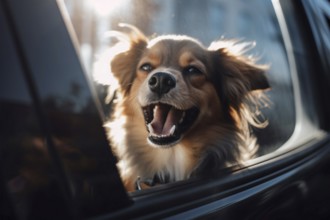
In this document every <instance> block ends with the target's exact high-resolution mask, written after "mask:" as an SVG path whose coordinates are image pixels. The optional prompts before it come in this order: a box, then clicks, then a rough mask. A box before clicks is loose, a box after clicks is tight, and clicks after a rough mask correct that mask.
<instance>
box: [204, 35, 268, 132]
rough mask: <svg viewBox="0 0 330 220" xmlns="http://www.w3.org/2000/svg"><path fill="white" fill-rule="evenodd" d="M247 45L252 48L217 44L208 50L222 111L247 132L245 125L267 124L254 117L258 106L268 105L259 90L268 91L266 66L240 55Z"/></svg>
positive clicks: (242, 44)
mask: <svg viewBox="0 0 330 220" xmlns="http://www.w3.org/2000/svg"><path fill="white" fill-rule="evenodd" d="M251 46H254V45H251V44H250V43H237V42H235V41H217V42H214V43H212V44H211V46H210V47H209V51H211V55H212V60H213V66H214V73H213V76H212V77H213V80H215V81H217V82H218V83H219V84H218V85H222V88H218V93H219V97H221V99H222V102H223V108H224V109H225V112H229V114H230V115H231V116H232V117H233V118H235V121H236V122H240V124H241V126H243V127H245V128H246V129H247V130H248V128H247V126H248V123H249V124H251V125H253V126H255V127H264V126H266V125H267V121H265V122H260V121H259V120H258V117H257V116H258V114H259V113H258V107H259V105H261V104H264V105H267V103H268V101H267V98H266V97H265V96H264V95H263V93H262V90H265V89H268V88H270V86H269V83H268V80H267V77H266V75H265V71H266V70H267V68H268V67H267V66H262V65H257V64H256V63H255V60H254V59H252V58H249V57H246V56H244V53H245V52H246V51H247V50H249V49H250V48H251ZM251 104H253V106H251ZM226 110H227V111H226Z"/></svg>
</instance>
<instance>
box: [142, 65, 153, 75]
mask: <svg viewBox="0 0 330 220" xmlns="http://www.w3.org/2000/svg"><path fill="white" fill-rule="evenodd" d="M153 69H154V68H153V66H152V65H151V64H150V63H145V64H142V65H141V66H140V70H142V71H144V72H147V73H149V72H151V71H152V70H153Z"/></svg>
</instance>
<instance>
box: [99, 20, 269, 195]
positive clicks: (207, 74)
mask: <svg viewBox="0 0 330 220" xmlns="http://www.w3.org/2000/svg"><path fill="white" fill-rule="evenodd" d="M121 26H123V27H125V28H127V29H128V30H129V31H127V32H118V31H112V32H111V34H110V35H111V36H114V37H116V38H117V39H118V44H117V45H116V46H114V48H113V49H111V50H110V51H111V58H110V60H109V61H108V62H110V72H111V74H112V76H113V77H114V79H116V82H117V88H116V89H117V90H116V100H115V103H114V104H115V107H114V110H113V114H112V117H111V120H110V121H109V122H107V123H106V125H105V127H106V128H107V131H108V136H109V139H110V141H111V146H112V149H113V150H114V152H115V154H116V156H117V157H118V159H119V162H118V167H119V170H120V174H121V177H122V179H123V182H124V184H125V186H126V188H127V190H129V191H132V190H135V189H136V183H137V181H138V182H140V181H142V182H148V181H149V182H151V183H153V182H159V183H168V182H174V181H178V180H185V179H188V178H189V177H192V176H202V175H205V174H206V173H211V172H215V171H217V170H219V169H221V168H224V167H228V166H233V165H239V164H243V163H244V161H246V160H248V159H250V158H251V157H253V155H254V154H255V152H256V149H257V147H258V145H257V141H256V138H255V137H254V136H253V134H251V126H255V127H264V126H265V125H266V123H267V122H266V121H264V122H260V121H259V120H258V119H257V117H256V114H255V113H256V112H258V105H260V104H262V101H261V100H263V99H262V97H263V95H262V94H263V90H265V89H268V88H269V83H268V80H267V78H266V76H265V70H266V69H267V67H266V66H262V65H257V64H256V63H255V60H254V59H252V58H250V57H247V56H245V55H244V53H245V51H246V49H247V47H249V45H250V44H247V43H239V42H235V41H226V40H219V41H215V42H213V43H211V45H210V46H209V47H205V46H203V45H202V44H201V43H200V42H199V41H198V40H196V39H193V38H191V37H188V36H179V35H166V36H158V37H154V38H151V39H149V38H147V37H146V36H145V35H144V34H143V33H142V32H141V31H140V30H138V29H137V28H136V27H134V26H131V25H127V24H122V25H121ZM112 86H113V85H112ZM138 185H139V184H138Z"/></svg>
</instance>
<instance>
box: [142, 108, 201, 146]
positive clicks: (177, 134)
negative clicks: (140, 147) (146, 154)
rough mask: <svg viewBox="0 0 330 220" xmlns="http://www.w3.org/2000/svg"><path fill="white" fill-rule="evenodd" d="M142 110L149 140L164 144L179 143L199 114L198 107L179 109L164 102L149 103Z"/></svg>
mask: <svg viewBox="0 0 330 220" xmlns="http://www.w3.org/2000/svg"><path fill="white" fill-rule="evenodd" d="M142 110H143V114H144V118H145V121H146V125H147V130H148V132H149V137H148V138H149V140H150V141H151V142H152V143H153V144H156V145H162V146H171V145H173V144H175V143H177V142H178V141H179V140H180V139H181V137H182V135H183V133H184V132H186V131H187V130H188V129H189V128H190V126H191V125H192V124H193V123H194V121H195V120H196V118H197V116H198V114H199V110H198V108H196V107H192V108H190V109H187V110H179V109H177V108H175V107H173V106H171V105H168V104H163V103H157V104H152V105H148V106H146V107H143V108H142Z"/></svg>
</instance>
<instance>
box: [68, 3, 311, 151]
mask: <svg viewBox="0 0 330 220" xmlns="http://www.w3.org/2000/svg"><path fill="white" fill-rule="evenodd" d="M64 5H65V8H66V11H67V13H68V15H69V20H70V22H71V23H72V26H73V29H74V32H75V35H76V37H77V39H78V51H79V54H80V56H81V58H82V61H83V65H84V66H85V68H86V71H87V73H88V74H89V76H90V79H91V80H92V81H93V80H94V82H93V84H94V86H95V87H96V89H97V90H98V92H99V96H100V102H101V103H103V106H104V112H105V120H108V119H109V118H110V110H109V109H111V105H109V104H107V103H106V101H107V100H106V98H105V97H106V94H105V93H107V91H108V90H107V88H106V87H105V86H102V85H99V84H97V82H96V80H95V78H94V79H93V76H98V75H100V72H102V74H105V75H106V74H110V73H109V71H110V69H109V67H108V66H107V65H108V64H106V65H104V66H103V68H101V69H100V68H95V62H97V61H98V60H99V59H100V56H102V55H104V52H105V51H107V50H108V49H109V47H111V46H114V45H115V44H116V43H117V41H116V39H114V38H111V37H109V36H108V35H107V33H109V31H111V30H117V31H118V30H120V27H119V26H118V25H119V24H120V23H128V24H132V25H134V26H136V27H138V28H139V29H141V30H142V32H144V33H145V34H146V36H159V35H164V34H174V35H188V36H192V37H194V38H196V39H198V40H199V41H201V42H202V43H203V44H204V45H205V46H208V45H209V44H210V43H211V42H212V41H214V40H218V39H229V40H231V39H234V40H238V41H241V42H249V43H251V42H253V44H254V46H253V47H252V48H251V49H250V50H249V51H248V52H247V54H248V55H250V56H253V57H256V58H257V60H258V64H266V65H269V71H267V77H268V80H269V83H270V86H271V89H270V90H269V91H267V92H266V95H267V96H268V98H269V102H268V103H267V105H266V106H264V107H263V108H261V109H260V110H261V111H262V119H261V120H265V119H266V120H268V126H267V127H266V128H264V129H255V130H254V133H255V134H256V135H257V137H258V142H259V144H260V146H261V147H260V148H259V152H258V156H262V155H265V154H268V153H271V152H274V151H276V150H278V149H279V148H281V146H283V144H285V143H287V141H288V140H290V138H292V134H293V133H294V130H295V128H296V125H297V120H298V122H299V120H303V117H304V115H301V113H299V109H298V110H297V106H296V105H295V104H296V103H295V100H296V99H295V97H294V85H293V82H292V77H294V76H292V71H294V70H292V69H290V65H289V58H288V55H287V53H286V49H285V42H284V40H283V38H282V35H281V29H280V25H279V23H278V20H277V17H276V13H275V10H274V7H273V5H272V2H270V1H252V2H250V3H249V4H245V3H241V2H240V1H231V2H226V1H204V2H199V1H143V2H138V3H137V2H134V1H129V0H126V1H120V2H117V1H88V0H86V1H75V0H66V1H64ZM256 8H257V9H258V11H259V13H255V10H256ZM270 51H271V52H270ZM293 75H294V74H293ZM108 101H109V100H108ZM299 108H300V107H299ZM297 112H298V113H297ZM303 124H305V123H304V122H303ZM299 135H301V134H298V136H299ZM299 138H301V136H300V137H299ZM288 145H290V146H292V144H290V142H289V144H288ZM288 145H285V146H288Z"/></svg>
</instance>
